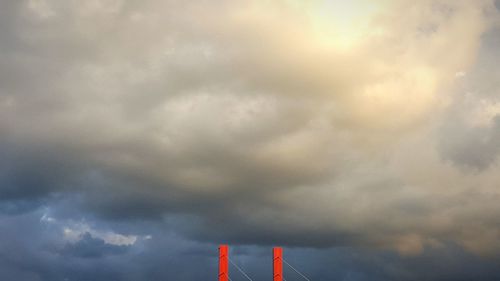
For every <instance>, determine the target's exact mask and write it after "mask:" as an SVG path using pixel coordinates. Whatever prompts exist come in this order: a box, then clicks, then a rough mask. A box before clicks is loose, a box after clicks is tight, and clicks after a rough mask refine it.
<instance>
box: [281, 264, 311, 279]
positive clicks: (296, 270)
mask: <svg viewBox="0 0 500 281" xmlns="http://www.w3.org/2000/svg"><path fill="white" fill-rule="evenodd" d="M282 260H283V262H284V263H285V264H286V265H288V266H289V267H290V268H291V269H293V271H295V272H297V273H298V274H299V275H300V276H302V278H304V279H306V280H307V281H311V280H310V279H309V278H307V277H306V276H305V275H304V274H302V273H300V271H299V270H298V269H296V268H295V267H293V266H292V265H291V264H289V263H288V262H287V261H286V260H285V259H282Z"/></svg>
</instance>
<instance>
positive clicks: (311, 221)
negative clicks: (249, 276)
mask: <svg viewBox="0 0 500 281" xmlns="http://www.w3.org/2000/svg"><path fill="white" fill-rule="evenodd" d="M496 4H497V3H494V2H491V1H466V0H463V1H446V0H436V1H434V0H425V1H418V2H415V1H405V0H402V1H390V0H387V1H378V2H377V3H374V2H373V1H363V0H359V1H353V2H352V3H351V4H347V3H345V1H304V2H301V1H285V0H283V1H253V2H247V1H216V2H207V1H194V2H191V1H181V2H179V1H152V0H150V1H140V2H134V1H118V0H114V1H111V0H109V1H97V0H95V1H86V2H77V1H57V0H54V1H44V0H33V1H15V2H5V3H1V4H0V37H1V38H3V39H2V40H1V41H0V73H1V75H0V136H1V137H0V211H1V212H2V213H4V216H5V217H4V218H2V220H0V227H1V228H0V229H4V228H6V227H8V226H9V225H11V226H13V227H14V226H15V227H14V228H15V229H17V228H18V227H19V228H20V229H22V226H23V225H24V223H23V222H22V220H23V218H25V217H30V216H34V217H36V216H38V215H40V212H41V210H43V208H46V209H47V210H50V212H52V213H54V214H51V215H50V218H52V219H53V220H54V221H55V222H54V221H52V222H49V221H47V220H48V218H49V214H45V213H44V214H41V216H42V218H44V219H43V220H41V221H39V222H38V223H37V224H41V225H46V224H49V225H51V227H50V228H51V229H52V231H53V232H54V233H51V234H50V235H49V234H47V233H39V235H40V237H42V236H43V237H45V235H47V236H46V237H52V238H47V241H49V242H47V244H49V245H52V246H51V247H52V248H51V247H49V248H51V249H49V250H47V251H49V252H50V253H54V251H55V252H56V253H58V254H57V255H62V256H71V257H77V258H78V259H80V258H81V259H83V260H92V259H96V258H98V259H102V258H104V257H110V259H113V258H117V259H118V257H121V256H124V255H125V256H127V255H132V256H134V255H135V254H137V252H134V251H137V249H135V248H134V247H139V246H135V243H138V244H137V245H142V244H141V243H144V244H147V243H153V242H152V241H154V240H155V239H156V238H155V237H157V236H155V235H153V236H152V239H151V236H149V235H151V234H150V233H147V231H144V230H141V227H140V224H141V222H147V223H151V225H152V226H149V227H147V228H145V229H148V230H151V231H153V230H154V231H157V232H158V233H161V232H162V231H168V232H169V233H170V231H173V234H172V235H173V236H175V237H177V238H175V239H174V238H172V240H176V239H177V240H179V241H184V242H183V243H186V244H189V243H191V244H189V245H194V246H192V248H196V249H206V247H209V246H207V245H210V243H220V242H230V243H234V244H240V245H247V246H248V245H254V246H256V247H257V248H258V249H260V248H259V247H260V246H267V245H272V244H280V245H284V246H291V247H295V246H301V247H313V248H317V250H315V251H319V252H321V251H330V250H322V249H329V248H331V247H352V249H354V250H353V251H361V252H363V251H366V250H368V251H381V252H382V253H386V252H385V251H388V253H392V252H391V251H394V252H395V253H396V255H399V257H406V258H408V259H410V258H414V259H417V257H419V256H421V257H427V258H429V259H432V258H431V256H432V257H433V258H435V257H442V255H443V253H450V251H451V252H453V251H457V252H460V255H461V256H460V257H463V260H462V259H459V260H460V261H456V262H457V263H459V262H462V261H465V260H468V259H469V260H470V259H475V258H477V256H481V257H483V258H487V259H493V260H495V259H496V258H497V257H498V253H500V248H499V247H498V246H496V245H500V244H499V243H498V242H499V240H500V228H499V227H498V219H497V218H496V217H497V215H496V214H498V213H500V207H498V198H499V196H500V193H499V190H498V182H500V173H499V170H500V169H499V165H500V164H499V160H498V159H499V156H498V155H499V154H500V121H499V120H500V94H499V89H500V88H499V87H500V85H498V81H497V80H498V79H497V78H496V77H498V74H499V68H498V66H497V65H495V63H493V61H494V60H495V58H497V57H498V51H497V49H498V48H497V47H498V46H499V45H498V44H499V41H498V40H499V38H500V37H499V36H500V35H499V34H500V33H499V26H498V23H499V18H498V10H497V8H496V6H495V5H496ZM82 218H86V219H87V220H93V221H94V220H95V222H96V224H99V227H102V229H104V230H98V229H97V228H92V227H91V225H92V223H88V222H85V223H83V224H82V222H80V220H81V219H82ZM31 219H33V218H31ZM75 222H78V223H75ZM97 222H98V223H97ZM75 227H76V228H75ZM114 228H116V229H114ZM65 229H66V230H70V231H77V235H76V236H74V237H75V238H74V239H73V240H72V241H69V240H67V241H66V240H64V237H65V236H64V233H65ZM106 229H107V230H106ZM174 230H175V231H174ZM221 230H223V231H221ZM19 231H21V230H19ZM120 231H121V232H120ZM35 232H36V231H35ZM120 233H122V234H120ZM7 235H10V234H5V236H7ZM12 235H13V234H12ZM61 235H62V236H61ZM55 237H59V238H58V239H63V240H64V241H66V242H64V243H66V244H64V245H58V246H57V247H56V246H54V245H53V244H54V243H55V242H54V241H53V240H57V239H56V238H55ZM61 237H62V238H61ZM110 237H111V238H110ZM113 237H114V238H113ZM145 237H150V238H148V239H145ZM31 238H33V237H31ZM35 239H36V238H35ZM110 239H111V240H110ZM113 239H115V240H113ZM116 239H118V240H119V241H122V242H123V241H128V243H121V244H116V243H115V244H113V243H112V242H110V241H115V242H116ZM120 239H121V240H120ZM127 239H128V240H127ZM134 239H135V240H134ZM42 240H43V239H42ZM132 240H134V242H130V241H132ZM150 240H151V241H150ZM135 241H137V242H135ZM158 243H160V244H161V243H164V244H163V245H171V244H175V242H165V241H163V242H161V241H159V242H158ZM199 243H207V244H199ZM56 244H57V243H56ZM37 247H39V245H34V246H33V248H37ZM40 247H41V246H40ZM54 247H55V249H56V250H54ZM141 247H142V246H141ZM148 247H149V246H148ZM186 247H187V246H186ZM189 247H191V246H189ZM146 248H147V247H146ZM147 249H149V248H147ZM254 250H255V249H254ZM148 251H149V252H148ZM255 251H257V250H255ZM304 251H306V252H304V253H300V254H298V256H303V257H306V256H307V250H304ZM334 251H336V250H334ZM0 252H2V250H0ZM145 253H150V255H151V256H149V257H148V258H146V259H149V258H151V257H153V256H155V255H156V252H154V251H152V250H151V249H149V250H145ZM0 254H1V253H0ZM323 254H324V255H327V254H326V253H323ZM342 254H344V253H342ZM342 254H340V255H342ZM144 255H146V254H144ZM318 255H322V254H318ZM382 255H384V254H382ZM390 255H392V254H390ZM426 255H427V256H426ZM462 255H463V256H462ZM334 256H335V255H334ZM369 256H370V255H367V256H366V257H369ZM366 257H365V256H363V257H362V258H360V259H356V260H357V262H359V263H360V264H364V265H363V266H365V265H366V266H368V263H369V262H367V261H361V260H365V258H366ZM379 258H380V257H379ZM381 259H382V260H384V262H388V263H400V262H401V263H404V262H405V261H399V260H398V259H397V258H396V257H392V256H391V257H387V256H384V258H381ZM422 259H424V258H422ZM457 259H458V258H457ZM33 263H34V264H36V263H37V262H36V261H34V262H33ZM9 264H10V262H6V261H5V259H0V269H1V270H0V273H1V272H2V270H4V271H6V270H7V268H8V265H9ZM250 264H251V262H250ZM478 264H479V265H478V266H479V267H481V266H484V270H483V272H491V274H494V273H493V271H491V270H490V267H489V266H488V265H483V264H481V263H480V262H479V261H478ZM38 266H40V265H38ZM82 266H83V267H86V266H88V268H92V265H82ZM399 266H400V267H402V268H405V267H406V265H402V264H400V265H399ZM16 268H17V267H16ZM110 268H112V267H110ZM365 268H368V267H365ZM491 268H494V267H491ZM68 270H69V269H68ZM62 271H64V269H63V270H62ZM479 271H481V270H479ZM26 272H31V271H29V270H28V271H22V270H20V271H19V272H17V273H12V272H8V273H4V274H6V275H7V274H10V275H9V276H17V275H15V274H20V275H19V276H21V277H19V278H18V279H19V280H40V279H41V280H59V279H58V278H63V277H61V276H62V275H60V276H59V275H58V273H56V272H55V271H54V272H51V273H50V272H49V273H46V274H48V275H44V276H42V275H36V274H37V273H36V272H38V269H33V270H32V272H34V273H32V274H34V275H33V276H35V277H33V276H31V275H29V274H28V273H26ZM79 272H80V273H81V272H85V270H84V269H82V268H80V269H79ZM367 272H368V271H367ZM12 274H14V275H12ZM23 274H28V275H26V276H25V275H23ZM30 274H31V273H30ZM61 274H62V273H61ZM64 274H67V272H66V273H64ZM64 274H63V275H64ZM82 274H83V273H82ZM114 274H116V272H114V273H113V272H104V273H102V275H100V276H101V277H100V278H107V277H110V276H116V275H114ZM136 274H137V276H136V277H132V278H131V279H130V280H137V279H140V277H139V276H144V275H141V274H145V271H140V272H139V271H137V272H136ZM158 274H160V273H158ZM168 274H172V273H165V272H162V273H161V274H160V275H158V277H155V278H159V276H168ZM193 274H195V275H196V274H198V273H193ZM321 274H324V273H318V276H321ZM360 274H361V275H360V276H358V277H352V278H354V279H360V280H362V279H363V278H365V277H366V276H365V277H363V276H364V275H363V274H364V273H363V274H362V273H360ZM407 274H409V275H408V276H404V274H403V275H399V274H393V275H391V274H388V275H387V276H389V277H387V276H386V277H387V278H396V279H398V280H401V279H404V278H409V280H410V279H411V278H410V277H409V276H410V275H412V274H414V273H407ZM453 274H454V273H450V275H449V276H448V275H447V277H446V278H451V277H450V276H454V275H453ZM484 274H487V273H484ZM70 275H71V274H70ZM36 276H38V278H40V279H36ZM106 276H107V277H106ZM412 276H413V275H412ZM415 276H420V277H421V275H418V274H417V275H415ZM469 276H474V275H473V274H472V275H469ZM481 276H482V275H481ZM85 278H90V277H88V276H87V277H82V278H80V279H78V278H76V279H77V280H86V279H85ZM179 278H180V279H179V280H184V279H185V280H194V279H196V278H201V277H200V276H186V277H185V278H184V279H182V278H181V277H179ZM190 278H191V279H190ZM193 278H194V279H193ZM345 278H347V277H345ZM380 278H381V279H384V278H385V277H383V276H381V277H380ZM427 278H428V280H431V279H433V278H439V276H428V277H427ZM61 280H62V279H61ZM94 280H97V279H94ZM124 280H125V279H124Z"/></svg>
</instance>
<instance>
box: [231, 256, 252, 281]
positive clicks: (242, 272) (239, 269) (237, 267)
mask: <svg viewBox="0 0 500 281" xmlns="http://www.w3.org/2000/svg"><path fill="white" fill-rule="evenodd" d="M228 260H229V262H230V263H231V264H232V265H234V267H236V269H238V271H239V272H241V274H243V275H244V276H245V277H246V278H247V279H248V280H250V281H253V280H252V278H250V277H249V276H248V275H247V274H246V273H245V272H244V271H243V269H241V268H240V267H239V266H238V265H236V264H235V263H234V262H233V261H232V260H231V259H229V258H228Z"/></svg>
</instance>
